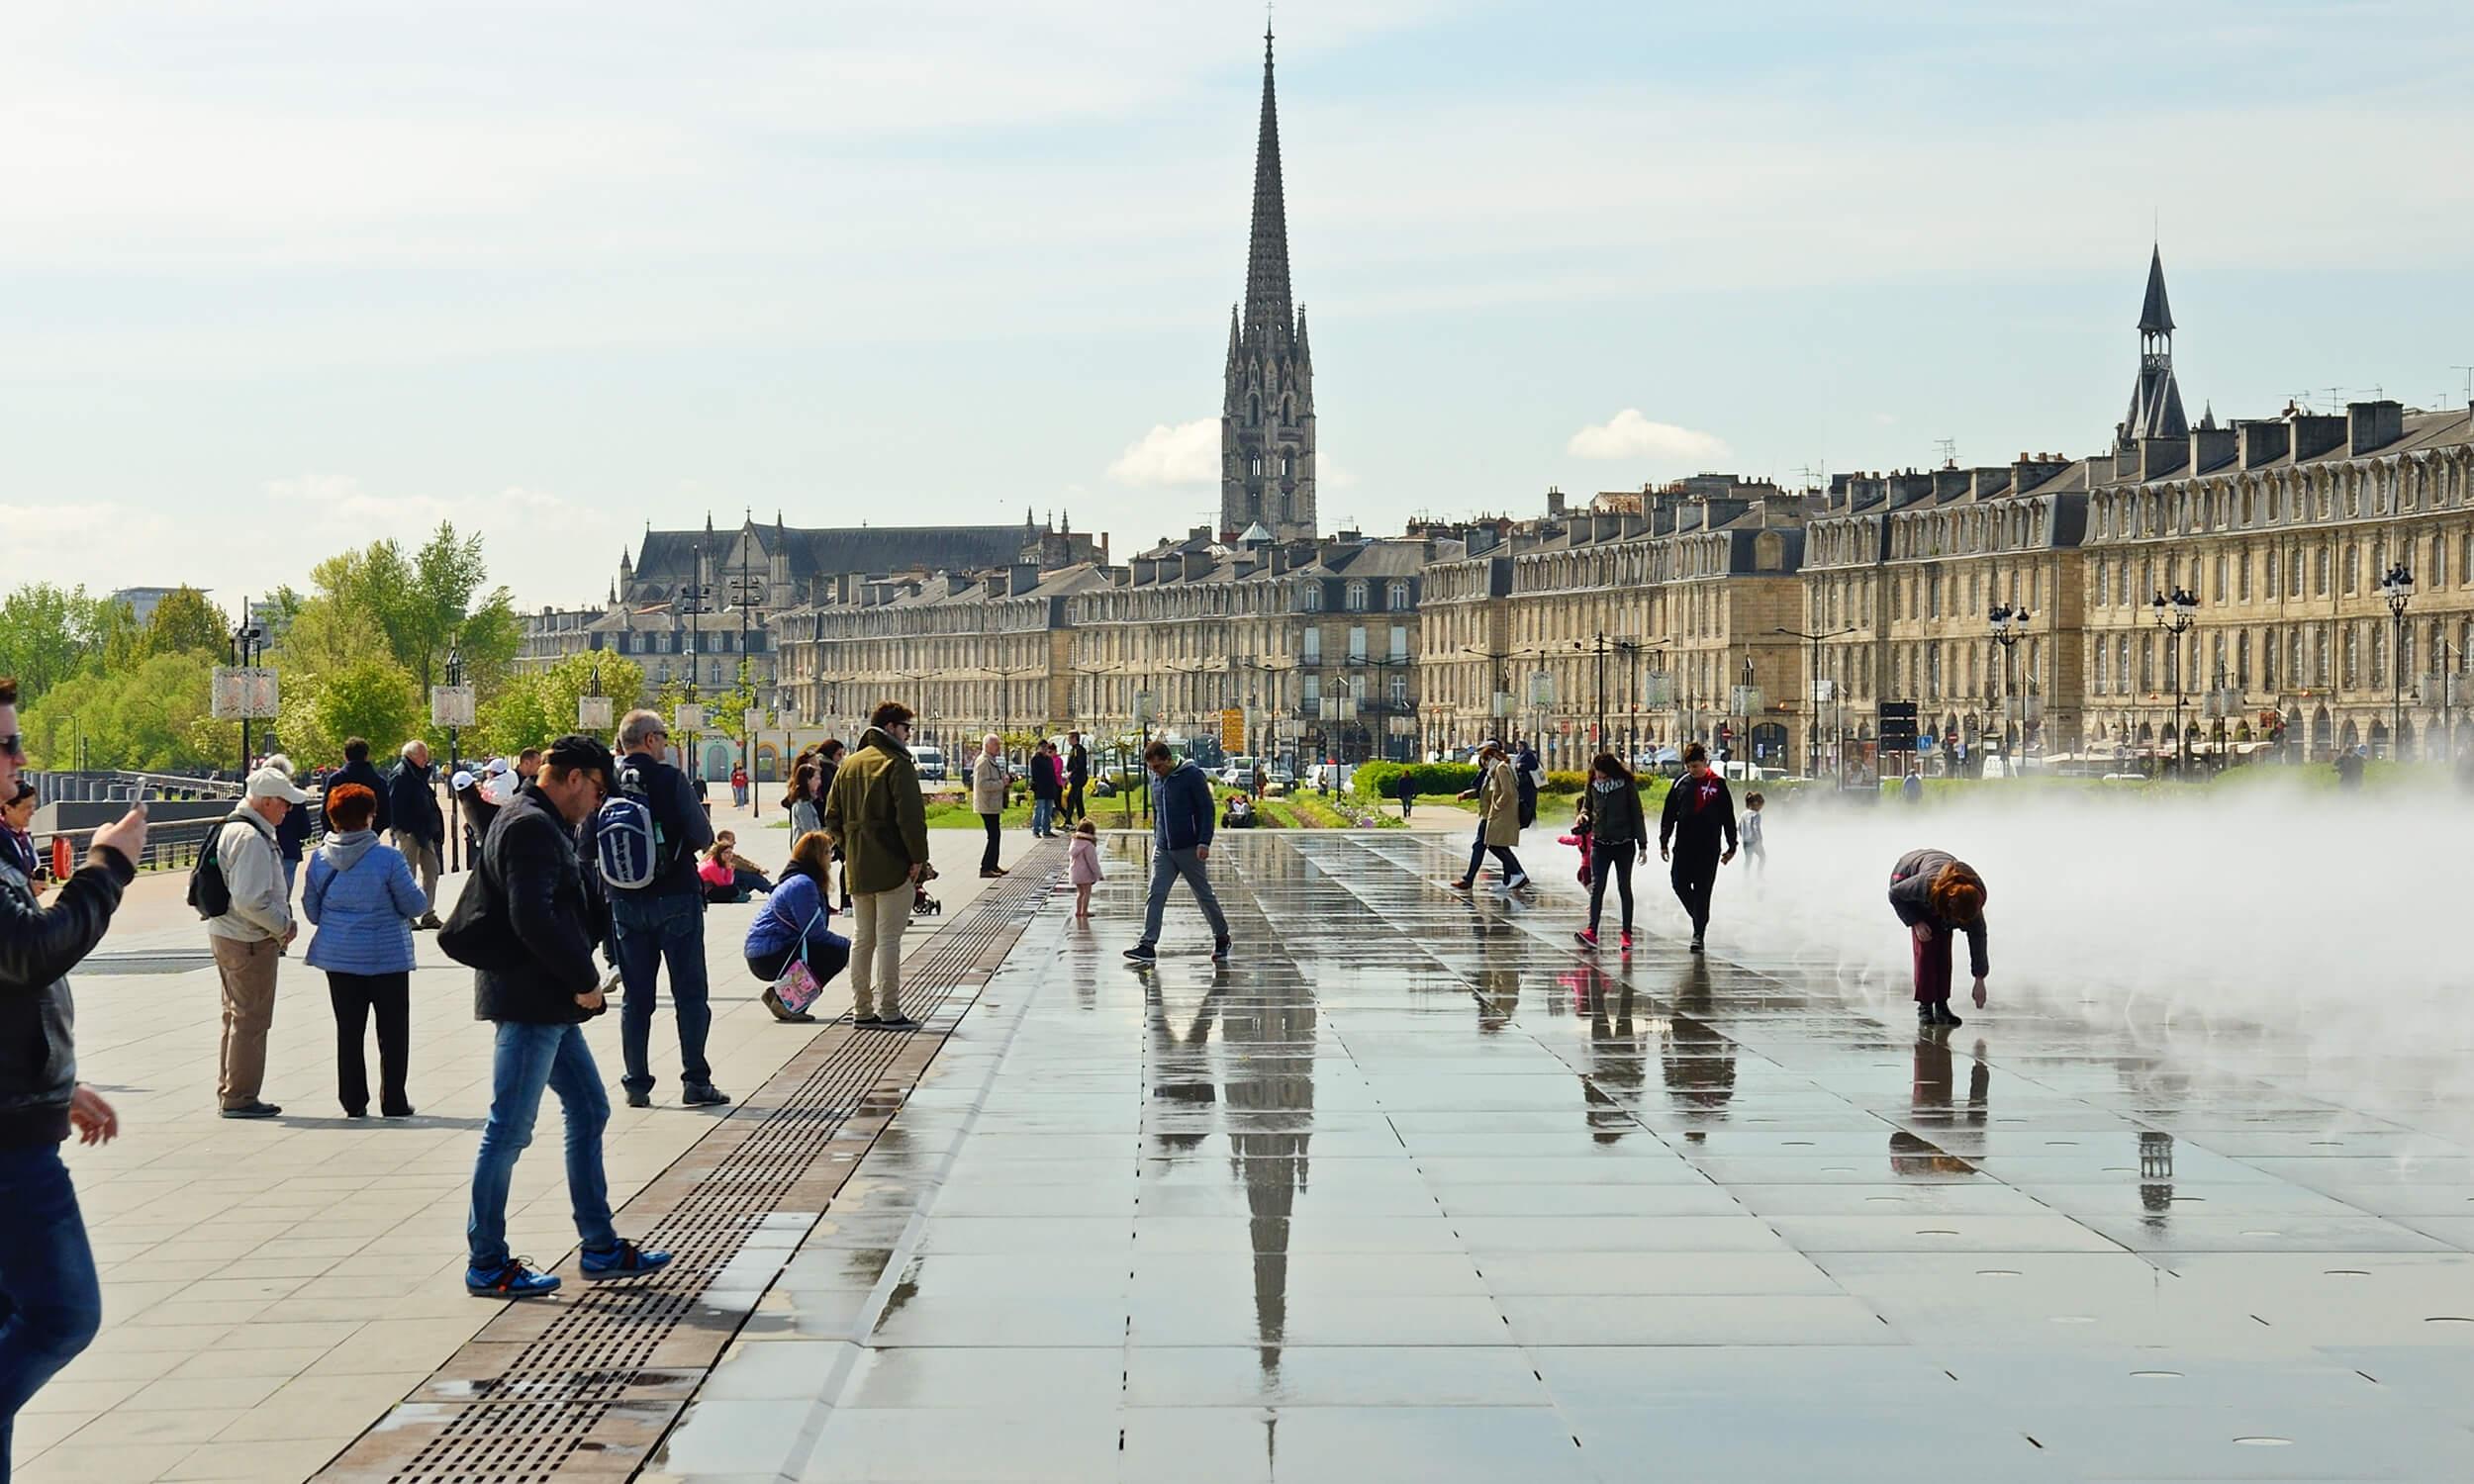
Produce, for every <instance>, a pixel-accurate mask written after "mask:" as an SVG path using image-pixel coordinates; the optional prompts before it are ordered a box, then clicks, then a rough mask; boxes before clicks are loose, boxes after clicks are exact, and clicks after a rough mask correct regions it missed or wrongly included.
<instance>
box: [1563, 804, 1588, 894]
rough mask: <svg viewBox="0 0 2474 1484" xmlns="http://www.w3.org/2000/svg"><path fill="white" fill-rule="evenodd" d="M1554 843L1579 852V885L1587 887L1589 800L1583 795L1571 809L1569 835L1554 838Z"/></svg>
mask: <svg viewBox="0 0 2474 1484" xmlns="http://www.w3.org/2000/svg"><path fill="white" fill-rule="evenodd" d="M1555 843H1556V844H1558V845H1569V846H1570V847H1571V848H1572V849H1574V850H1576V851H1579V852H1580V884H1582V885H1584V886H1586V885H1588V884H1589V799H1588V796H1587V795H1586V794H1583V795H1582V796H1581V800H1580V802H1579V803H1577V804H1575V805H1573V807H1572V832H1571V833H1570V834H1569V835H1558V836H1556V837H1555Z"/></svg>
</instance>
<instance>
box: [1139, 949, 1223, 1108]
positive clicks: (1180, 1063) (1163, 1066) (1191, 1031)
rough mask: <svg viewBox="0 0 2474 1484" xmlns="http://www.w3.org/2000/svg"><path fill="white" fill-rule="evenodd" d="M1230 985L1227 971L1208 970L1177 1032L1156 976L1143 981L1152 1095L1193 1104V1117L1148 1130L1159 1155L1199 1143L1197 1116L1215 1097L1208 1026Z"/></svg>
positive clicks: (1168, 1104) (1177, 1104)
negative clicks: (1187, 1020) (1206, 986)
mask: <svg viewBox="0 0 2474 1484" xmlns="http://www.w3.org/2000/svg"><path fill="white" fill-rule="evenodd" d="M1227 988H1228V972H1227V971H1226V970H1225V969H1222V970H1220V971H1218V972H1216V973H1214V974H1212V975H1211V988H1210V990H1209V992H1207V993H1205V994H1204V995H1203V996H1202V1003H1201V1004H1200V1005H1198V1006H1196V1007H1195V1009H1194V1016H1193V1020H1192V1022H1191V1024H1189V1026H1188V1027H1187V1029H1186V1031H1185V1033H1184V1034H1183V1035H1180V1034H1179V1033H1178V1030H1177V1027H1176V1026H1175V1025H1174V1024H1172V1023H1171V1022H1170V1020H1169V1014H1168V1006H1167V1003H1166V1001H1164V1000H1163V999H1162V998H1161V997H1160V985H1159V983H1158V981H1157V980H1154V981H1151V982H1148V983H1145V984H1144V985H1143V1019H1144V1020H1145V1021H1147V1022H1148V1023H1149V1026H1150V1030H1151V1096H1152V1100H1153V1101H1154V1102H1157V1103H1159V1104H1162V1105H1163V1108H1164V1111H1165V1110H1166V1109H1171V1108H1191V1109H1193V1110H1194V1112H1195V1115H1196V1118H1195V1121H1192V1122H1185V1121H1181V1122H1180V1123H1179V1125H1178V1126H1177V1127H1175V1128H1171V1127H1168V1126H1167V1124H1166V1121H1165V1120H1164V1121H1163V1123H1162V1124H1161V1125H1159V1126H1157V1127H1155V1128H1154V1129H1153V1130H1152V1134H1151V1137H1152V1140H1153V1142H1155V1143H1156V1144H1158V1145H1159V1147H1160V1150H1161V1152H1162V1153H1163V1154H1183V1153H1186V1152H1187V1151H1189V1150H1193V1149H1196V1148H1199V1147H1200V1146H1201V1144H1202V1141H1203V1140H1204V1139H1205V1138H1206V1137H1208V1131H1207V1130H1206V1129H1205V1128H1204V1127H1203V1126H1202V1124H1201V1123H1200V1121H1199V1115H1200V1113H1201V1110H1203V1109H1205V1108H1208V1107H1210V1106H1211V1105H1213V1104H1214V1103H1216V1102H1218V1101H1219V1088H1218V1086H1217V1085H1216V1084H1214V1082H1213V1081H1212V1077H1211V1065H1210V1059H1211V1052H1210V1047H1211V1027H1212V1025H1213V1024H1214V1023H1215V1022H1216V1021H1217V1020H1218V1018H1219V1013H1220V995H1221V994H1222V993H1223V992H1224V991H1225V990H1226V989H1227Z"/></svg>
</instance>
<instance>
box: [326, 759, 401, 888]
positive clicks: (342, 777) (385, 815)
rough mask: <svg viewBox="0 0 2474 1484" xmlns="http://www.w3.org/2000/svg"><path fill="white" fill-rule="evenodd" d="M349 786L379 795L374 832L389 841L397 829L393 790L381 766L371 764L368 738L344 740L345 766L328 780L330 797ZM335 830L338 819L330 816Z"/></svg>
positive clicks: (328, 794)
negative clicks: (392, 797) (391, 804)
mask: <svg viewBox="0 0 2474 1484" xmlns="http://www.w3.org/2000/svg"><path fill="white" fill-rule="evenodd" d="M345 784H358V785H360V786H361V787H362V788H367V789H368V790H369V791H370V792H372V793H375V794H376V795H378V818H377V821H376V822H375V823H373V824H371V825H370V828H371V829H373V830H375V831H377V832H378V837H379V838H380V839H384V838H386V833H387V831H388V830H390V829H392V828H394V818H395V813H394V810H393V809H392V808H390V807H389V804H390V803H391V802H392V800H390V799H389V798H388V794H389V793H391V792H392V791H393V789H391V788H389V787H388V785H387V781H386V780H385V779H384V778H382V777H380V776H379V773H378V768H377V765H376V764H374V763H372V762H370V761H369V740H368V739H367V738H365V737H346V738H344V739H343V766H342V767H340V768H338V769H336V770H335V771H334V772H333V773H331V774H329V775H328V776H327V796H328V797H329V798H333V797H334V790H335V789H337V788H342V787H343V786H344V785H345ZM334 827H335V822H334V819H333V817H332V816H330V817H329V818H328V820H327V828H328V830H329V831H331V832H332V831H333V829H334ZM407 859H410V858H409V857H407Z"/></svg>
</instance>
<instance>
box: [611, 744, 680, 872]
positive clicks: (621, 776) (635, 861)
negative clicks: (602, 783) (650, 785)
mask: <svg viewBox="0 0 2474 1484" xmlns="http://www.w3.org/2000/svg"><path fill="white" fill-rule="evenodd" d="M593 851H594V855H595V857H596V858H597V860H598V862H599V864H600V866H601V871H602V880H603V881H607V882H608V883H609V884H610V885H611V887H612V888H613V889H615V890H619V891H641V890H642V889H644V888H645V887H647V886H649V885H651V884H652V883H653V882H654V881H659V880H660V879H661V875H662V872H663V870H664V869H665V868H666V867H668V866H669V864H670V860H671V858H672V856H673V855H674V854H675V852H674V851H673V850H672V849H671V848H670V842H669V841H668V840H666V839H665V838H664V837H663V834H662V829H661V825H660V824H659V823H658V822H656V821H655V820H654V818H653V806H652V805H651V804H650V803H649V802H647V801H646V799H645V797H644V781H643V780H642V779H641V778H640V777H638V776H637V773H636V770H635V769H633V768H621V769H619V770H618V792H616V793H614V794H612V795H611V796H610V797H609V798H608V799H607V800H605V801H604V802H603V804H602V807H601V811H600V812H599V813H597V814H595V815H594V816H593Z"/></svg>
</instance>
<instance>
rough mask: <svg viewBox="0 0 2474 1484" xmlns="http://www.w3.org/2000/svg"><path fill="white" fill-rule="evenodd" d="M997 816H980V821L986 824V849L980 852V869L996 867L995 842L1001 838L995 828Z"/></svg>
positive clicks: (993, 868) (994, 868)
mask: <svg viewBox="0 0 2474 1484" xmlns="http://www.w3.org/2000/svg"><path fill="white" fill-rule="evenodd" d="M997 817H998V816H996V815H994V814H982V815H981V816H980V823H982V824H984V825H987V826H988V849H986V850H984V851H981V852H980V870H982V871H994V870H996V869H997V842H998V841H999V840H1000V839H1002V838H1003V835H1002V834H1001V833H1000V832H999V830H998V828H997Z"/></svg>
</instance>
